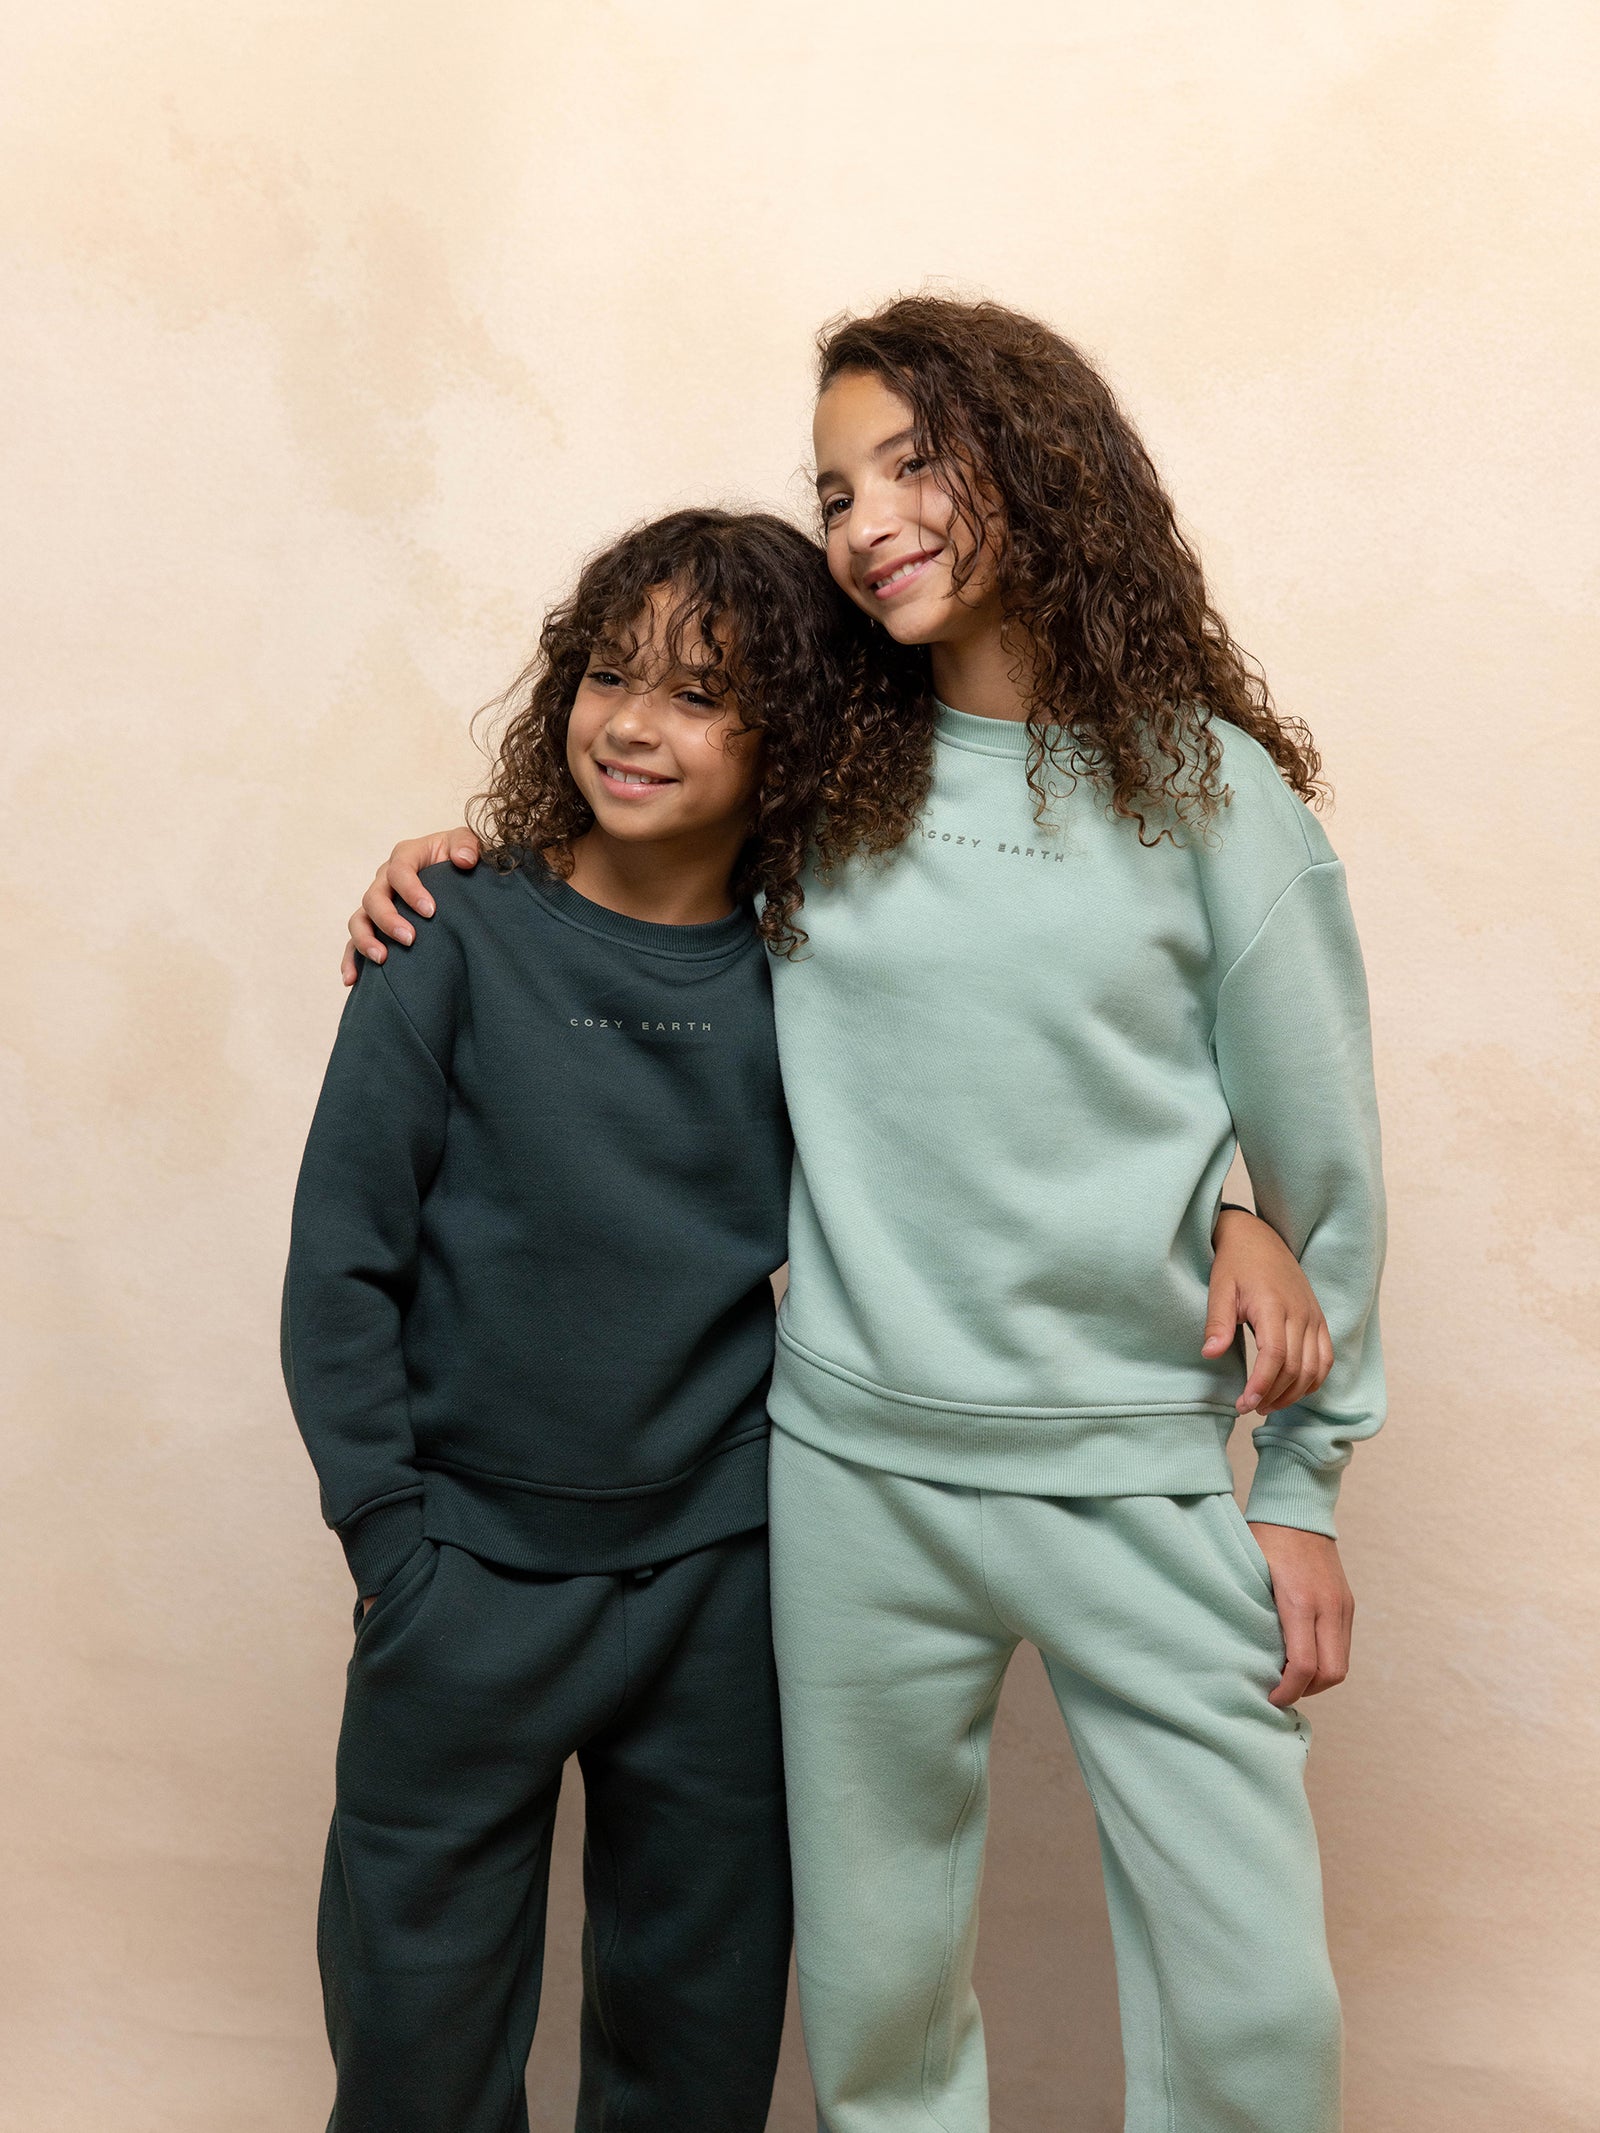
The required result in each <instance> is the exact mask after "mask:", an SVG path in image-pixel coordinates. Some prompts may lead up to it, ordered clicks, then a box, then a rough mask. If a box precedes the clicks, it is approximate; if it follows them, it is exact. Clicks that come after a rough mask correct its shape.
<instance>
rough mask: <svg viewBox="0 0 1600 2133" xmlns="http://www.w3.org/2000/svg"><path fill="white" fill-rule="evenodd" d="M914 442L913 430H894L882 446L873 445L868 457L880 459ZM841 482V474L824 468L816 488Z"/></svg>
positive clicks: (915, 435) (915, 438)
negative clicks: (887, 453)
mask: <svg viewBox="0 0 1600 2133" xmlns="http://www.w3.org/2000/svg"><path fill="white" fill-rule="evenodd" d="M916 440H917V433H916V431H915V430H913V429H904V430H896V431H895V433H894V435H893V436H892V437H885V438H884V440H883V442H882V444H875V445H874V446H873V447H872V451H871V453H870V454H869V455H868V456H869V457H870V458H873V459H881V458H882V457H883V455H884V453H885V452H897V451H898V450H899V449H900V447H901V445H903V444H915V443H916ZM843 480H844V476H843V475H842V474H837V473H835V472H834V470H833V468H832V467H824V468H823V470H822V472H821V473H820V474H819V475H818V476H817V487H818V488H819V489H823V488H826V486H827V484H828V483H829V482H830V481H843Z"/></svg>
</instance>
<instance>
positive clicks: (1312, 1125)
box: [771, 707, 1384, 1533]
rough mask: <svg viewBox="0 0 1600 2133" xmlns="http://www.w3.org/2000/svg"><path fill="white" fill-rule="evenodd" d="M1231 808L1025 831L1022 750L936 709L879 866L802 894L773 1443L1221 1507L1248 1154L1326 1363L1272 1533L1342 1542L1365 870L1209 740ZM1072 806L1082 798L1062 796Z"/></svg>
mask: <svg viewBox="0 0 1600 2133" xmlns="http://www.w3.org/2000/svg"><path fill="white" fill-rule="evenodd" d="M1216 732H1217V734H1218V737H1219V739H1220V740H1221V742H1222V745H1223V775H1224V778H1225V780H1226V783H1227V785H1228V786H1229V788H1230V790H1231V793H1232V798H1231V801H1230V803H1229V805H1228V806H1227V807H1226V808H1225V809H1223V810H1222V811H1221V812H1220V813H1219V814H1218V816H1217V818H1216V821H1215V824H1214V826H1213V827H1212V829H1211V830H1210V831H1209V832H1208V833H1204V834H1201V833H1185V834H1184V835H1183V841H1182V842H1181V843H1179V844H1176V845H1175V844H1173V843H1172V842H1171V841H1163V842H1162V843H1159V844H1155V845H1145V844H1141V843H1140V841H1139V837H1138V833H1137V829H1136V827H1135V825H1133V824H1132V823H1130V822H1127V821H1125V820H1120V819H1118V818H1116V817H1113V816H1111V815H1109V814H1108V812H1107V810H1106V806H1105V802H1104V798H1103V796H1102V795H1101V794H1100V793H1099V792H1098V791H1097V790H1096V788H1095V787H1094V786H1093V784H1092V783H1090V782H1089V781H1088V780H1080V781H1078V782H1077V783H1076V784H1075V785H1071V786H1070V787H1067V789H1064V790H1060V791H1058V793H1057V795H1056V797H1055V798H1054V800H1053V803H1052V807H1051V810H1050V813H1051V818H1052V820H1053V822H1054V823H1055V825H1056V827H1055V828H1054V829H1053V830H1046V829H1041V828H1040V826H1039V824H1038V823H1037V822H1036V821H1035V819H1034V810H1033V799H1032V795H1031V793H1030V792H1029V789H1028V786H1027V782H1026V777H1025V768H1026V757H1027V749H1028V736H1027V733H1026V731H1025V729H1024V728H1022V727H1021V726H1017V725H1012V724H1010V723H1008V722H1005V721H1001V720H995V719H983V718H972V717H968V716H966V715H965V714H964V713H962V712H959V711H951V710H947V709H944V708H942V707H941V709H940V712H939V717H938V740H937V746H936V761H935V770H934V779H933V788H932V792H931V795H930V798H929V801H928V804H927V807H926V809H925V811H924V814H923V817H922V820H921V822H920V824H919V826H918V828H917V829H916V830H915V831H913V833H912V837H911V839H910V841H909V843H908V844H906V845H905V846H903V847H902V848H901V850H900V851H899V852H898V853H896V854H895V855H893V857H892V858H891V859H890V860H889V861H888V862H887V863H870V862H864V863H860V864H856V865H852V866H851V867H849V868H848V869H846V870H844V871H843V872H841V874H840V875H839V876H838V877H837V878H836V879H835V880H834V881H833V882H832V883H830V884H823V883H819V882H815V881H813V882H810V883H808V885H807V889H806V901H805V909H804V913H803V916H802V920H801V923H802V924H803V925H804V926H805V928H806V931H807V933H808V935H809V937H810V940H809V946H808V947H807V948H805V949H803V950H802V951H801V958H800V960H798V961H795V962H787V961H784V960H781V959H780V960H778V961H776V962H775V964H774V981H775V993H776V1006H777V1017H778V1040H779V1049H780V1053H781V1057H782V1061H783V1078H784V1087H785V1090H786V1093H787V1096H788V1102H789V1110H790V1115H791V1118H792V1121H793V1125H794V1134H795V1144H796V1166H795V1179H794V1189H793V1195H792V1200H791V1207H790V1228H789V1253H790V1285H789V1292H788V1296H787V1298H786V1299H785V1302H784V1306H783V1310H782V1314H781V1318H780V1325H779V1348H778V1367H777V1374H776V1377H775V1379H774V1383H773V1389H772V1398H771V1407H772V1416H773V1420H774V1422H775V1423H776V1424H777V1425H778V1427H779V1428H780V1429H785V1430H788V1431H789V1432H791V1434H793V1435H794V1436H797V1437H800V1438H803V1439H804V1440H805V1441H806V1442H808V1443H811V1444H814V1445H816V1446H818V1447H819V1448H820V1449H821V1450H823V1451H827V1452H832V1453H834V1454H835V1455H836V1456H838V1457H840V1458H844V1459H851V1460H855V1461H857V1462H858V1463H860V1464H862V1465H866V1466H873V1467H879V1468H883V1469H886V1470H888V1471H890V1472H893V1473H898V1474H906V1475H910V1476H913V1477H917V1478H920V1479H923V1480H928V1481H943V1482H951V1483H958V1484H962V1485H965V1486H968V1487H975V1488H989V1489H998V1490H1006V1491H1013V1492H1017V1493H1021V1494H1026V1495H1039V1496H1043V1495H1048V1496H1110V1495H1128V1494H1149V1495H1172V1496H1176V1495H1187V1494H1191V1493H1194V1494H1198V1493H1203V1492H1207V1491H1211V1490H1217V1489H1223V1488H1226V1487H1228V1486H1229V1471H1228V1464H1227V1458H1226V1453H1225V1450H1224V1447H1225V1445H1226V1442H1227V1439H1228V1435H1229V1431H1230V1429H1231V1428H1232V1425H1233V1422H1234V1420H1235V1415H1234V1406H1233V1403H1234V1400H1235V1399H1236V1398H1237V1396H1238V1394H1239V1392H1240V1391H1241V1389H1242V1386H1243V1379H1244V1372H1243V1365H1242V1362H1241V1360H1240V1357H1239V1356H1238V1354H1237V1353H1233V1354H1229V1355H1227V1356H1225V1357H1223V1358H1222V1359H1221V1360H1220V1361H1217V1362H1207V1361H1205V1360H1203V1359H1202V1357H1201V1355H1200V1352H1199V1351H1200V1342H1201V1338H1202V1333H1203V1329H1204V1322H1205V1314H1206V1288H1207V1282H1208V1279H1209V1275H1210V1268H1211V1242H1210V1240H1211V1233H1212V1229H1213V1226H1214V1223H1215V1219H1216V1214H1217V1208H1218V1204H1219V1201H1220V1198H1221V1192H1222V1181H1223V1178H1224V1176H1225V1174H1226V1172H1227V1170H1228V1166H1229V1163H1230V1162H1231V1160H1232V1157H1233V1153H1234V1147H1235V1142H1236V1140H1237V1144H1238V1146H1239V1147H1240V1148H1241V1149H1242V1150H1243V1153H1244V1158H1245V1162H1246V1165H1247V1166H1248V1168H1249V1171H1250V1178H1251V1183H1252V1185H1253V1186H1254V1188H1255V1194H1256V1202H1257V1205H1258V1206H1259V1208H1260V1209H1261V1212H1262V1213H1263V1214H1264V1215H1265V1216H1266V1217H1267V1219H1268V1220H1269V1221H1270V1222H1272V1223H1273V1225H1274V1226H1275V1227H1276V1228H1277V1229H1278V1230H1279V1231H1280V1233H1281V1234H1282V1235H1283V1236H1284V1237H1285V1238H1286V1239H1287V1241H1288V1243H1289V1245H1290V1247H1291V1249H1292V1250H1294V1251H1295V1252H1296V1253H1297V1255H1298V1256H1299V1258H1300V1260H1301V1263H1302V1264H1303V1266H1304V1268H1305V1271H1306V1273H1307V1275H1308V1277H1309V1278H1310V1280H1311V1283H1312V1285H1313V1287H1314V1288H1315V1289H1316V1292H1317V1296H1318V1298H1319V1300H1320V1302H1321V1304H1322V1308H1323V1310H1324V1311H1325V1313H1326V1314H1327V1319H1328V1324H1329V1328H1330V1330H1331V1332H1332V1335H1333V1340H1334V1346H1335V1349H1336V1351H1337V1360H1336V1361H1335V1364H1334V1367H1333V1370H1332V1372H1331V1374H1330V1375H1329V1378H1328V1381H1327V1383H1326V1384H1325V1385H1324V1386H1323V1387H1322V1389H1321V1391H1320V1392H1318V1393H1317V1394H1316V1395H1314V1396H1313V1398H1311V1399H1310V1400H1307V1401H1305V1402H1304V1403H1302V1404H1301V1405H1299V1406H1296V1407H1292V1408H1288V1409H1286V1410H1284V1412H1282V1413H1281V1414H1277V1415H1273V1416H1271V1417H1270V1418H1269V1419H1268V1420H1267V1421H1266V1422H1265V1423H1264V1424H1262V1425H1261V1426H1260V1427H1259V1428H1257V1429H1256V1431H1255V1432H1254V1435H1255V1442H1256V1447H1257V1452H1258V1462H1257V1468H1256V1477H1255V1485H1254V1488H1253V1490H1252V1492H1251V1496H1250V1503H1249V1515H1250V1516H1251V1517H1252V1518H1255V1519H1264V1520H1270V1521H1272V1522H1275V1523H1277V1524H1281V1525H1288V1526H1301V1527H1305V1528H1307V1529H1309V1530H1311V1531H1314V1532H1323V1533H1331V1532H1332V1531H1333V1530H1334V1528H1333V1508H1334V1503H1335V1499H1336V1497H1337V1494H1338V1488H1339V1479H1340V1474H1341V1470H1342V1469H1343V1467H1344V1466H1345V1464H1346V1462H1347V1461H1348V1459H1349V1456H1350V1446H1351V1443H1352V1441H1353V1440H1355V1439H1357V1438H1361V1437H1366V1436H1370V1435H1371V1434H1372V1433H1373V1431H1374V1430H1376V1429H1377V1428H1378V1426H1379V1424H1380V1422H1381V1421H1382V1419H1383V1366H1382V1359H1381V1356H1380V1352H1379V1344H1378V1323H1377V1313H1376V1296H1377V1286H1378V1276H1379V1272H1380V1269H1381V1266H1382V1260H1383V1224H1384V1214H1383V1185H1382V1178H1381V1173H1380V1167H1379V1152H1378V1122H1377V1109H1376V1104H1375V1101H1374V1096H1373V1086H1372V1063H1371V1046H1370V1036H1369V1030H1368V1021H1367V1003H1366V986H1365V981H1364V978H1363V974H1362V967H1361V952H1360V948H1359V946H1358V944H1357V941H1356V934H1355V927H1354V925H1353V923H1352V920H1351V916H1350V907H1349V902H1348V900H1347V897H1346V893H1345V882H1344V869H1343V868H1342V867H1341V865H1340V864H1339V861H1338V860H1337V858H1336V857H1335V856H1334V853H1333V850H1332V848H1331V846H1330V845H1329V843H1328V840H1327V838H1326V836H1325V835H1324V834H1323V831H1322V828H1321V826H1320V824H1319V823H1318V822H1317V820H1316V818H1315V816H1313V815H1312V814H1310V813H1309V812H1308V811H1307V809H1306V808H1305V807H1304V806H1303V805H1302V804H1301V802H1300V801H1299V800H1298V799H1296V798H1295V796H1294V795H1293V794H1292V793H1291V792H1290V791H1289V789H1288V788H1287V786H1285V785H1284V783H1283V781H1282V779H1281V778H1280V777H1279V775H1278V773H1277V770H1276V769H1275V767H1274V765H1273V763H1272V760H1271V758H1270V757H1269V756H1268V755H1267V754H1266V752H1265V751H1264V750H1263V749H1262V748H1261V747H1259V746H1258V744H1257V743H1256V742H1254V741H1252V740H1251V739H1249V737H1248V736H1247V735H1245V734H1243V733H1241V732H1239V731H1238V730H1237V729H1236V728H1234V727H1231V726H1227V725H1223V724H1220V723H1219V724H1218V725H1217V727H1216ZM1058 784H1062V785H1065V781H1058Z"/></svg>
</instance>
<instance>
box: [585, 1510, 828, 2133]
mask: <svg viewBox="0 0 1600 2133" xmlns="http://www.w3.org/2000/svg"><path fill="white" fill-rule="evenodd" d="M620 1584H621V1593H622V1600H621V1604H622V1608H623V1615H624V1629H625V1634H626V1639H627V1653H628V1683H627V1690H626V1694H625V1697H624V1700H623V1702H622V1705H621V1707H620V1709H619V1710H618V1712H617V1714H616V1716H615V1717H614V1718H613V1719H612V1720H611V1722H610V1723H609V1724H608V1725H607V1726H606V1727H605V1728H604V1729H603V1730H602V1731H601V1732H599V1733H597V1734H595V1735H594V1736H593V1737H592V1738H591V1739H590V1740H589V1741H588V1742H587V1743H586V1744H585V1746H584V1747H583V1748H582V1749H581V1750H580V1752H579V1763H580V1765H581V1767H582V1770H583V1780H584V1792H585V1799H586V1805H587V1811H586V1817H585V1842H584V1886H585V1892H586V1896H587V1908H588V1918H587V1922H586V1926H585V1933H584V1986H585V1991H584V2011H583V2031H582V2038H583V2043H582V2052H583V2070H582V2082H581V2087H580V2092H579V2100H578V2133H632V2129H638V2133H761V2129H762V2128H763V2127H764V2126H765V2124H766V2121H767V2112H768V2108H769V2106H770V2104H771V2100H772V2083H773V2077H774V2075H775V2074H776V2071H777V2064H778V2043H779V2039H780V2037H781V2034H782V2030H783V2014H784V2000H785V1996H786V1992H787V1988H788V1980H789V1941H790V1911H791V1905H790V1893H789V1845H788V1834H787V1830H786V1827H785V1822H784V1803H783V1756H782V1745H781V1741H780V1736H779V1726H778V1694H777V1678H776V1673H775V1670H774V1667H773V1660H772V1634H771V1625H770V1617H769V1609H768V1602H767V1539H766V1534H765V1532H764V1531H760V1532H754V1533H745V1534H741V1535H738V1536H737V1537H735V1538H734V1539H732V1540H728V1541H723V1542H721V1543H719V1544H717V1545H715V1546H713V1547H709V1548H702V1549H698V1550H697V1551H696V1552H695V1553H694V1554H693V1555H688V1556H684V1557H681V1558H680V1559H679V1560H678V1561H676V1562H671V1563H667V1564H664V1565H662V1566H661V1567H660V1568H658V1569H657V1570H656V1571H655V1572H654V1573H653V1574H652V1575H651V1576H649V1577H647V1578H626V1577H625V1578H623V1579H622V1580H621V1581H620Z"/></svg>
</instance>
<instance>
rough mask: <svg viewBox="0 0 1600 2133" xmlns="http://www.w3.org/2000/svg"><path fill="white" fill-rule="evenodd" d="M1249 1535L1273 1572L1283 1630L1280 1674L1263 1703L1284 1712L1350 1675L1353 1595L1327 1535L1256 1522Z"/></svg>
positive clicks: (1274, 1596) (1273, 1584)
mask: <svg viewBox="0 0 1600 2133" xmlns="http://www.w3.org/2000/svg"><path fill="white" fill-rule="evenodd" d="M1250 1531H1251V1532H1252V1533H1253V1534H1254V1535H1255V1537H1256V1540H1257V1542H1258V1543H1259V1544H1260V1548H1261V1552H1262V1554H1263V1555H1264V1556H1265V1557H1266V1559H1267V1568H1268V1569H1269V1570H1270V1571H1271V1572H1272V1596H1273V1598H1274V1599H1275V1600H1276V1601H1277V1603H1278V1620H1279V1622H1280V1623H1281V1625H1282V1627H1283V1673H1282V1675H1281V1676H1280V1677H1279V1681H1278V1686H1277V1687H1276V1688H1275V1689H1274V1690H1273V1692H1272V1694H1271V1695H1270V1696H1269V1697H1268V1698H1267V1701H1268V1702H1269V1703H1275V1704H1276V1705H1277V1706H1278V1708H1279V1710H1287V1709H1288V1707H1289V1705H1290V1704H1292V1703H1297V1702H1298V1701H1299V1700H1300V1698H1301V1697H1302V1696H1320V1695H1321V1694H1322V1692H1323V1690H1324V1689H1333V1688H1337V1687H1338V1685H1339V1683H1340V1682H1341V1681H1343V1679H1344V1677H1345V1675H1346V1674H1348V1673H1349V1671H1350V1630H1351V1625H1352V1623H1353V1622H1354V1620H1355V1612H1356V1603H1355V1595H1354V1594H1353V1593H1352V1592H1351V1590H1350V1586H1349V1583H1348V1581H1347V1579H1346V1577H1345V1574H1344V1565H1343V1564H1342V1563H1341V1562H1340V1560H1339V1544H1338V1542H1337V1541H1332V1540H1330V1539H1329V1538H1328V1536H1327V1534H1326V1533H1302V1532H1301V1530H1300V1528H1299V1527H1298V1526H1268V1525H1259V1526H1258V1525H1257V1524H1256V1523H1255V1522H1254V1520H1252V1521H1251V1525H1250Z"/></svg>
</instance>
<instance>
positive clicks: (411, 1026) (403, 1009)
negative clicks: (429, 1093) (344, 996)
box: [367, 963, 449, 1082]
mask: <svg viewBox="0 0 1600 2133" xmlns="http://www.w3.org/2000/svg"><path fill="white" fill-rule="evenodd" d="M367 968H368V969H369V970H374V971H376V972H377V974H378V976H379V977H380V978H381V979H382V980H383V984H382V987H381V990H382V992H383V996H384V998H385V999H386V1000H389V1001H392V1002H393V1005H394V1010H395V1013H396V1014H397V1015H398V1016H399V1017H400V1019H401V1021H402V1022H403V1023H404V1024H405V1026H406V1028H407V1029H408V1030H409V1031H410V1032H411V1034H412V1036H413V1037H414V1038H415V1039H416V1041H417V1043H418V1044H420V1045H421V1047H422V1049H423V1051H424V1053H425V1054H426V1055H427V1059H428V1064H429V1065H430V1066H431V1067H432V1068H433V1071H434V1072H435V1073H436V1074H437V1075H438V1077H439V1079H440V1080H441V1081H444V1082H448V1080H449V1076H448V1075H447V1074H446V1073H445V1070H444V1067H443V1065H442V1064H441V1062H440V1060H439V1059H438V1057H437V1055H436V1054H435V1052H434V1049H433V1046H432V1045H431V1044H430V1043H429V1042H428V1040H427V1038H426V1037H424V1036H423V1034H422V1032H421V1030H419V1029H418V1027H417V1025H416V1023H415V1022H414V1021H413V1020H412V1019H411V1012H410V1010H409V1008H408V1007H407V1006H406V1004H405V1002H404V1000H402V999H401V997H400V995H399V994H398V993H397V992H396V991H395V989H394V987H393V986H392V985H391V984H390V983H389V979H388V975H387V973H386V972H385V970H384V967H383V965H382V964H381V963H369V964H368V965H367Z"/></svg>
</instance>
